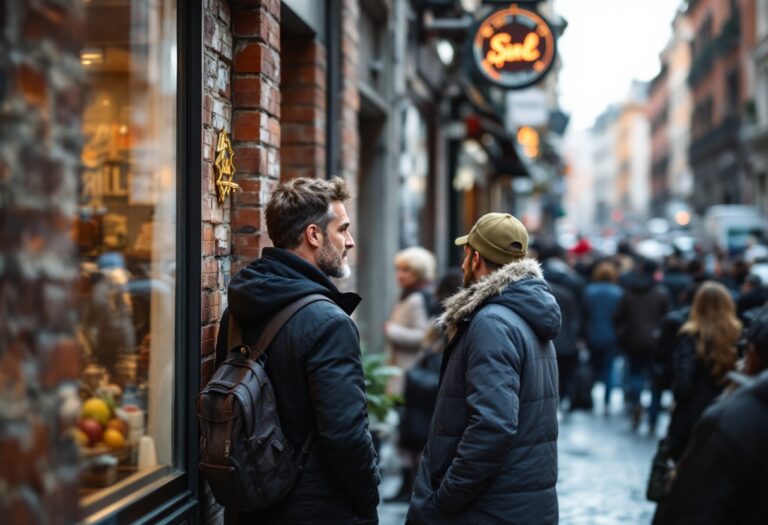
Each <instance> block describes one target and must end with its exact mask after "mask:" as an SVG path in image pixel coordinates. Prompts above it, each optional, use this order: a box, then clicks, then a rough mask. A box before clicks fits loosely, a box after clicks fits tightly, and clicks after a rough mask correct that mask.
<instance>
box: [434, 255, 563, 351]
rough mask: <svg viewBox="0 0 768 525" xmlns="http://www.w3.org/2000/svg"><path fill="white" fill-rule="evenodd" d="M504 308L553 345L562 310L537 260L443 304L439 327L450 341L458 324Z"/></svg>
mask: <svg viewBox="0 0 768 525" xmlns="http://www.w3.org/2000/svg"><path fill="white" fill-rule="evenodd" d="M486 304H501V305H503V306H506V307H507V308H509V309H510V310H512V311H513V312H515V313H516V314H517V315H519V316H520V317H522V318H523V319H525V321H526V322H527V323H528V325H530V327H531V328H532V329H533V331H534V332H536V335H538V336H539V337H541V338H542V339H544V340H546V341H551V340H552V339H554V338H555V337H557V334H558V333H559V332H560V321H561V319H560V308H559V307H558V306H557V301H555V298H554V296H553V295H552V293H551V292H550V289H549V286H548V285H547V283H546V281H544V278H543V275H542V271H541V266H539V263H538V262H536V261H535V260H534V259H523V260H522V261H517V262H512V263H509V264H507V265H505V266H502V267H501V268H499V269H498V270H497V271H495V272H493V273H491V274H490V275H486V276H485V277H483V278H482V279H480V280H479V281H477V282H476V283H473V284H472V285H470V286H469V287H468V288H465V289H463V290H461V291H459V292H458V293H457V294H455V295H453V296H451V297H449V298H448V299H446V301H445V302H444V303H443V305H444V306H445V313H444V314H443V315H442V316H441V317H440V323H441V324H442V325H443V326H445V328H446V331H447V333H448V336H449V338H453V336H454V335H456V332H457V331H458V326H459V324H460V323H461V322H462V321H464V320H465V319H467V318H469V317H471V316H472V315H473V314H474V313H475V312H476V311H477V310H479V309H480V307H481V306H483V305H486Z"/></svg>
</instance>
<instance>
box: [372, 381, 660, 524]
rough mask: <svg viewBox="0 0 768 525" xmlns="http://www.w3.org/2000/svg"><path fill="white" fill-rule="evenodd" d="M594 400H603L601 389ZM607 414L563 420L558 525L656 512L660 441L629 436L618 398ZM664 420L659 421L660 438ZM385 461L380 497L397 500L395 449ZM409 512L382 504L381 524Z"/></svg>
mask: <svg viewBox="0 0 768 525" xmlns="http://www.w3.org/2000/svg"><path fill="white" fill-rule="evenodd" d="M617 395H618V397H617ZM594 396H595V398H596V399H598V400H599V399H601V395H600V387H599V386H598V387H597V388H595V392H594ZM603 412H604V410H603V407H602V406H600V404H598V405H596V407H595V410H594V412H583V411H578V412H574V413H571V414H567V415H565V416H563V417H562V418H561V421H560V438H559V440H558V451H559V466H560V475H559V480H558V485H557V490H558V496H559V502H560V525H647V524H649V523H650V522H651V519H652V517H653V512H654V508H655V507H654V504H653V503H651V502H649V501H647V500H646V499H645V486H646V482H647V480H648V471H649V469H650V463H651V457H652V456H653V453H654V451H655V448H656V443H657V438H656V437H654V436H649V435H648V431H647V428H646V427H645V426H641V428H640V429H639V431H638V432H633V431H632V430H631V428H630V423H629V420H628V419H627V418H626V417H625V416H624V415H622V413H621V412H622V408H621V396H620V395H619V394H618V393H617V392H614V398H613V400H612V410H611V413H610V415H609V416H605V415H603ZM666 419H667V418H666V417H664V416H662V419H661V420H660V429H659V430H660V431H659V435H661V432H662V431H663V426H664V425H665V424H666ZM381 455H382V462H383V463H384V465H389V466H388V467H387V468H384V467H383V468H382V470H383V474H384V476H383V478H384V480H383V482H382V494H383V495H389V494H393V493H394V492H396V491H397V488H398V481H397V478H396V476H395V473H396V469H394V468H393V467H392V466H391V465H392V461H395V462H396V459H394V450H393V449H392V448H391V445H385V447H384V448H383V449H382V454H381ZM407 509H408V507H407V505H403V504H382V505H381V506H380V507H379V518H380V524H381V525H402V523H404V520H405V513H406V511H407Z"/></svg>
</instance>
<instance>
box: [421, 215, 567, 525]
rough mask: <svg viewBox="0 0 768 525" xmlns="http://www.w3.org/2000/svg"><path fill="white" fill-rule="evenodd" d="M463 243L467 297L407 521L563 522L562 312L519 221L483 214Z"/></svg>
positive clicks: (450, 322) (451, 319)
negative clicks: (557, 346)
mask: <svg viewBox="0 0 768 525" xmlns="http://www.w3.org/2000/svg"><path fill="white" fill-rule="evenodd" d="M456 244H458V245H463V246H464V263H463V265H462V270H463V271H464V283H465V286H466V288H465V289H464V290H461V291H460V292H459V293H457V294H456V295H455V296H453V297H451V298H450V299H448V301H446V303H445V307H446V312H445V314H444V315H443V316H442V317H441V319H442V322H443V324H444V325H445V327H446V331H447V334H448V337H449V338H450V343H449V344H448V346H447V347H446V349H445V355H444V356H443V363H444V366H443V370H442V375H441V381H440V389H439V392H438V399H437V404H436V408H435V413H434V415H433V417H432V423H431V426H430V431H429V438H428V441H427V445H426V447H425V449H424V455H423V456H422V458H421V463H420V464H419V469H418V473H417V476H416V484H415V487H414V492H413V498H412V500H411V507H410V509H409V511H408V517H407V523H417V524H437V523H473V524H474V523H530V524H534V523H535V524H542V525H548V524H555V523H557V521H558V504H557V491H556V488H555V485H556V483H557V432H558V426H557V386H556V385H557V360H556V357H555V350H554V347H553V345H552V343H551V341H552V340H553V339H554V338H555V336H556V335H557V332H558V330H559V329H560V311H559V308H558V306H557V302H556V301H555V299H554V297H553V296H552V294H551V293H550V292H549V289H548V286H547V283H546V282H545V281H544V279H543V275H542V272H541V269H540V267H539V265H538V263H537V262H536V261H535V260H533V259H529V258H526V255H527V251H528V233H527V231H526V229H525V227H524V226H523V224H522V223H521V222H520V221H518V220H517V219H515V218H514V217H513V216H511V215H509V214H505V213H490V214H487V215H484V216H483V217H481V218H480V219H479V220H478V221H477V223H476V224H475V225H474V226H473V227H472V230H471V231H470V233H469V235H467V236H464V237H460V238H458V239H456Z"/></svg>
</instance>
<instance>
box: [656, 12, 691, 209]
mask: <svg viewBox="0 0 768 525" xmlns="http://www.w3.org/2000/svg"><path fill="white" fill-rule="evenodd" d="M692 39H693V30H692V28H691V23H690V20H689V18H688V16H687V15H686V13H685V12H684V11H678V12H677V14H676V15H675V19H674V21H673V22H672V38H671V39H670V41H669V44H667V47H666V48H664V51H663V52H662V55H661V61H662V64H664V65H665V66H666V68H667V78H668V91H669V110H668V114H669V119H668V120H667V136H668V138H669V164H668V170H667V181H668V190H669V198H670V201H671V202H672V203H678V202H679V203H683V202H687V200H688V198H689V197H690V195H691V192H692V190H693V175H692V173H691V168H690V165H689V163H688V147H689V144H690V127H691V112H692V102H691V91H690V88H689V86H688V75H689V72H690V70H691V41H692Z"/></svg>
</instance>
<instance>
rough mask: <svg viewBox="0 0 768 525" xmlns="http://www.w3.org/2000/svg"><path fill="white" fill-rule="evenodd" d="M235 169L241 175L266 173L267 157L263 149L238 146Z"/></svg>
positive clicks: (235, 149) (235, 148)
mask: <svg viewBox="0 0 768 525" xmlns="http://www.w3.org/2000/svg"><path fill="white" fill-rule="evenodd" d="M234 151H235V159H234V162H235V168H236V169H237V171H238V172H241V173H266V171H267V156H266V154H265V152H264V149H263V148H262V147H251V146H246V145H236V146H235V147H234Z"/></svg>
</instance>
